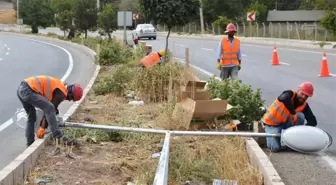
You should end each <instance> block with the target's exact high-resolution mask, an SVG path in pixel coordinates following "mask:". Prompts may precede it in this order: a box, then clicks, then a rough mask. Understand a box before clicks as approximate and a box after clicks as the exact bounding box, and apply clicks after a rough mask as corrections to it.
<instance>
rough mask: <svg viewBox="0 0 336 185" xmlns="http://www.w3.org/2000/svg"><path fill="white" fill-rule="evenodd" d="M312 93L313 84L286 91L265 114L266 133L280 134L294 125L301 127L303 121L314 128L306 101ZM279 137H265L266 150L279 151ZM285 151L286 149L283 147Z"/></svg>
mask: <svg viewBox="0 0 336 185" xmlns="http://www.w3.org/2000/svg"><path fill="white" fill-rule="evenodd" d="M313 92H314V87H313V84H312V83H310V82H304V83H302V84H301V85H300V86H299V89H298V90H286V91H284V92H283V93H282V94H281V95H280V96H279V97H277V99H276V100H275V101H274V102H273V103H272V104H271V106H270V107H269V109H268V111H267V112H266V113H265V115H264V117H263V119H262V121H263V123H264V126H265V132H266V133H272V134H277V133H281V130H282V129H287V128H289V127H291V126H295V125H303V124H304V122H305V120H307V124H306V125H309V126H316V125H317V121H316V117H315V116H314V114H313V112H312V110H311V109H310V107H309V105H308V103H307V99H308V97H312V96H313ZM280 140H281V139H280V137H266V142H267V148H268V149H270V150H271V151H272V152H278V151H280V150H281V149H283V148H281V144H280ZM285 149H286V147H285Z"/></svg>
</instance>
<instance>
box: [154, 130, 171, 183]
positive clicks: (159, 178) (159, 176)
mask: <svg viewBox="0 0 336 185" xmlns="http://www.w3.org/2000/svg"><path fill="white" fill-rule="evenodd" d="M169 146H170V133H169V132H167V133H166V137H165V140H164V143H163V147H162V151H161V155H160V160H159V165H158V167H157V169H156V173H155V178H154V182H153V185H167V184H168V165H169Z"/></svg>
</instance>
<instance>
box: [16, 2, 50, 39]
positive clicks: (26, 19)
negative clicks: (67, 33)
mask: <svg viewBox="0 0 336 185" xmlns="http://www.w3.org/2000/svg"><path fill="white" fill-rule="evenodd" d="M19 13H20V17H21V18H22V19H23V24H27V25H30V26H31V29H32V33H38V27H39V26H42V27H43V28H46V27H48V26H50V25H52V24H53V23H54V12H53V10H52V9H51V2H50V0H24V1H20V11H19Z"/></svg>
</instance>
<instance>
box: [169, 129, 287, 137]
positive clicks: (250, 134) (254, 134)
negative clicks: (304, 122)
mask: <svg viewBox="0 0 336 185" xmlns="http://www.w3.org/2000/svg"><path fill="white" fill-rule="evenodd" d="M169 133H171V134H172V135H203V136H242V137H280V136H281V134H269V133H257V132H214V131H175V130H173V131H169Z"/></svg>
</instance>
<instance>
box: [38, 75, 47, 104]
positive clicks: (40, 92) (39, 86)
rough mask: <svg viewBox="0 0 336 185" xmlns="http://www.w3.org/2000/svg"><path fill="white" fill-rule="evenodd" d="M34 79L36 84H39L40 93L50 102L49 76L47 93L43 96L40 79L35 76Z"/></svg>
mask: <svg viewBox="0 0 336 185" xmlns="http://www.w3.org/2000/svg"><path fill="white" fill-rule="evenodd" d="M34 79H35V80H36V83H37V87H38V89H39V92H40V93H41V94H42V95H43V96H45V97H46V98H47V99H48V100H50V77H49V76H46V81H47V87H46V93H45V94H43V90H42V87H41V81H40V79H39V78H37V77H36V76H34Z"/></svg>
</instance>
